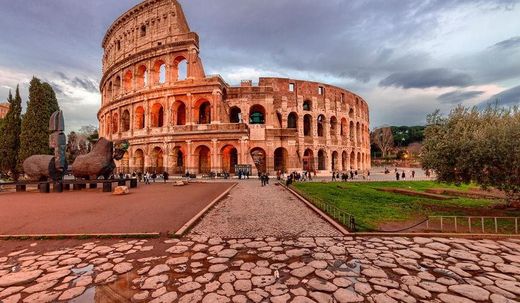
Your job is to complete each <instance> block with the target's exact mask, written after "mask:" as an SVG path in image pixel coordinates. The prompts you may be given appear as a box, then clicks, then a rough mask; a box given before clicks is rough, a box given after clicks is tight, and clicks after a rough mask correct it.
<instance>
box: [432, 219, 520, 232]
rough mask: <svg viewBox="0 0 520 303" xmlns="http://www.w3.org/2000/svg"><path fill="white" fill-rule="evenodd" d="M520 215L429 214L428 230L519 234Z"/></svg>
mask: <svg viewBox="0 0 520 303" xmlns="http://www.w3.org/2000/svg"><path fill="white" fill-rule="evenodd" d="M519 219H520V217H483V216H429V217H428V220H427V221H426V229H427V230H440V231H441V232H455V233H482V234H489V233H495V234H499V233H510V234H511V233H514V234H518V221H519Z"/></svg>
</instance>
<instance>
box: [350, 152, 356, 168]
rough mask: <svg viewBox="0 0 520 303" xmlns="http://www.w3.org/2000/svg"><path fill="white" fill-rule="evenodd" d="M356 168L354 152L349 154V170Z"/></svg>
mask: <svg viewBox="0 0 520 303" xmlns="http://www.w3.org/2000/svg"><path fill="white" fill-rule="evenodd" d="M355 168H356V154H355V153H354V152H351V153H350V169H355Z"/></svg>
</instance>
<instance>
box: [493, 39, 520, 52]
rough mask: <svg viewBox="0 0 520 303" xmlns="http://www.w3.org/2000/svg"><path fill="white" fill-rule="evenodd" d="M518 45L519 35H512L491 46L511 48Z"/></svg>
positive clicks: (519, 41) (519, 42)
mask: <svg viewBox="0 0 520 303" xmlns="http://www.w3.org/2000/svg"><path fill="white" fill-rule="evenodd" d="M518 47H520V36H517V37H512V38H509V39H507V40H504V41H500V42H498V43H496V44H495V45H493V46H492V48H496V49H511V48H518Z"/></svg>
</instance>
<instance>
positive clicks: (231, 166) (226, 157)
mask: <svg viewBox="0 0 520 303" xmlns="http://www.w3.org/2000/svg"><path fill="white" fill-rule="evenodd" d="M221 155H222V170H223V171H224V172H227V173H230V174H234V173H235V165H237V164H238V151H237V149H236V148H235V147H234V146H233V145H226V146H224V147H223V148H222V151H221Z"/></svg>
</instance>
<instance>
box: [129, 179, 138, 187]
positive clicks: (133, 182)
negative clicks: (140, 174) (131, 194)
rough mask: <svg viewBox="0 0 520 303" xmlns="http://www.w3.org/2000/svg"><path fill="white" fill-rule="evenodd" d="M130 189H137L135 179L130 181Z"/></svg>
mask: <svg viewBox="0 0 520 303" xmlns="http://www.w3.org/2000/svg"><path fill="white" fill-rule="evenodd" d="M130 188H137V179H135V178H134V179H130Z"/></svg>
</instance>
